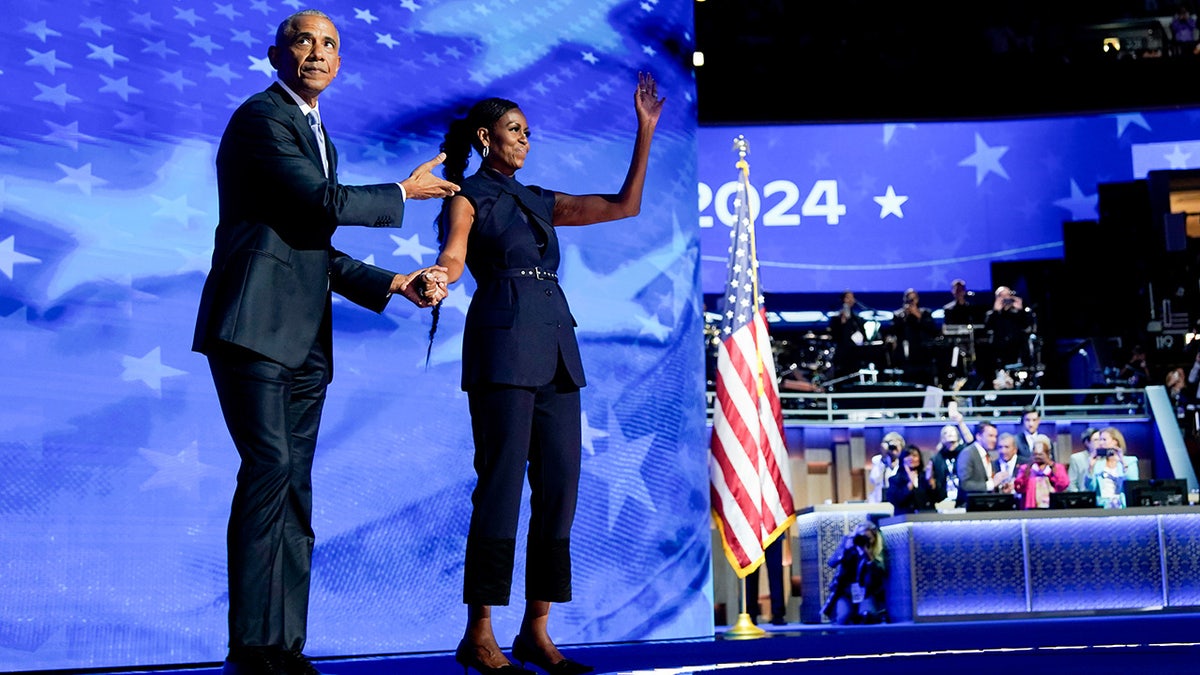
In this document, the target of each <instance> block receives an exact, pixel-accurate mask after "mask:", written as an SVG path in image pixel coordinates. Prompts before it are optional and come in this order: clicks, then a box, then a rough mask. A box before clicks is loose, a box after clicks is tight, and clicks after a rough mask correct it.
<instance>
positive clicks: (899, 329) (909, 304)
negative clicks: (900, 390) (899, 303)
mask: <svg viewBox="0 0 1200 675" xmlns="http://www.w3.org/2000/svg"><path fill="white" fill-rule="evenodd" d="M937 336H938V327H937V324H935V323H934V322H933V313H932V312H930V311H929V310H928V309H925V308H924V307H922V306H921V297H920V295H918V294H917V291H916V290H914V289H912V288H909V289H907V290H906V291H904V306H903V307H901V308H900V309H898V310H896V311H895V312H893V313H892V324H891V325H890V326H888V329H887V332H886V335H885V340H886V342H887V343H888V345H889V346H890V347H891V365H892V366H893V367H896V368H899V369H901V370H902V371H904V379H905V380H906V381H908V382H912V383H915V384H933V374H934V370H935V369H934V363H933V350H932V349H931V344H932V342H933V340H934V339H935V338H936V337H937Z"/></svg>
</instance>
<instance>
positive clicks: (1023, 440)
mask: <svg viewBox="0 0 1200 675" xmlns="http://www.w3.org/2000/svg"><path fill="white" fill-rule="evenodd" d="M1041 425H1042V416H1041V414H1040V413H1039V412H1038V409H1037V407H1036V406H1026V407H1024V408H1022V409H1021V431H1020V432H1019V433H1017V434H1016V438H1017V455H1018V456H1020V457H1021V459H1024V460H1029V459H1030V458H1032V457H1033V438H1034V437H1035V436H1037V435H1038V427H1040V426H1041Z"/></svg>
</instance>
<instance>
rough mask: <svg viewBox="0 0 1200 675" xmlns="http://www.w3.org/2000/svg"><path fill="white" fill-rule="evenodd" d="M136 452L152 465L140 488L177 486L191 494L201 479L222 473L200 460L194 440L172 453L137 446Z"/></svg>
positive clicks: (214, 476)
mask: <svg viewBox="0 0 1200 675" xmlns="http://www.w3.org/2000/svg"><path fill="white" fill-rule="evenodd" d="M138 454H140V455H141V456H142V457H144V458H145V459H146V461H147V462H150V463H151V464H153V465H154V473H153V474H151V475H150V477H149V478H147V479H146V480H144V481H142V484H141V486H139V489H141V490H152V489H154V488H178V489H179V490H181V491H182V492H186V493H189V494H192V493H195V492H197V491H198V490H199V489H200V481H201V480H202V479H204V478H217V477H219V476H221V475H222V473H223V472H222V471H221V470H220V469H219V468H217V467H215V466H212V465H210V464H204V463H202V462H201V461H200V448H199V444H198V443H197V442H196V441H192V442H191V444H190V445H188V446H187V447H186V448H184V449H183V450H180V451H179V452H178V453H176V454H174V455H171V454H167V453H165V452H158V451H157V450H151V449H149V448H138Z"/></svg>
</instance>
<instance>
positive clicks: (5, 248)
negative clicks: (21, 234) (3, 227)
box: [0, 235, 41, 279]
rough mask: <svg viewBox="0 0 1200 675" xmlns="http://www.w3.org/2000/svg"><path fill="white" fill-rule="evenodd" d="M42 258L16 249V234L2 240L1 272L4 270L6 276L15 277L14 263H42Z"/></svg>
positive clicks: (0, 251)
mask: <svg viewBox="0 0 1200 675" xmlns="http://www.w3.org/2000/svg"><path fill="white" fill-rule="evenodd" d="M40 262H41V260H38V259H37V258H35V257H33V256H31V255H25V254H24V253H18V252H17V251H16V236H14V235H9V237H8V238H7V239H5V240H4V241H0V272H4V276H6V277H8V278H9V279H12V278H13V265H15V264H17V263H40Z"/></svg>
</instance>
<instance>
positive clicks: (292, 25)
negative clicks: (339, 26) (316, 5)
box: [275, 9, 333, 47]
mask: <svg viewBox="0 0 1200 675" xmlns="http://www.w3.org/2000/svg"><path fill="white" fill-rule="evenodd" d="M302 16H315V17H318V18H321V19H325V20H326V21H328V22H329V23H333V19H331V18H329V15H328V14H326V13H325V12H322V11H321V10H319V9H302V10H300V11H299V12H296V13H295V14H293V15H291V16H289V17H288V18H286V19H284V20H283V22H282V23H280V24H279V28H277V29H275V46H276V47H286V46H287V45H288V44H289V43H291V41H292V40H291V37H292V36H293V35H295V34H296V22H297V21H299V20H300V17H302Z"/></svg>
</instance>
